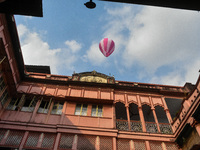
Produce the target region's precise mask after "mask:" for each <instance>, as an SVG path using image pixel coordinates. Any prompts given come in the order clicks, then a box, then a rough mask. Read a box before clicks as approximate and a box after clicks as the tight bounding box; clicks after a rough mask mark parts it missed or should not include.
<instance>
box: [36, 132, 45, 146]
mask: <svg viewBox="0 0 200 150" xmlns="http://www.w3.org/2000/svg"><path fill="white" fill-rule="evenodd" d="M43 139H44V133H41V134H40V137H39V140H38V143H37V147H41V146H42V141H43Z"/></svg>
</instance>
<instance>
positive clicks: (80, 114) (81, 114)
mask: <svg viewBox="0 0 200 150" xmlns="http://www.w3.org/2000/svg"><path fill="white" fill-rule="evenodd" d="M78 105H81V109H80V112H79V114H76V112H77V106H78ZM83 105H86V111H84V112H83ZM83 113H84V114H85V113H86V115H84V114H83ZM74 115H76V116H87V115H88V104H76V108H75V112H74Z"/></svg>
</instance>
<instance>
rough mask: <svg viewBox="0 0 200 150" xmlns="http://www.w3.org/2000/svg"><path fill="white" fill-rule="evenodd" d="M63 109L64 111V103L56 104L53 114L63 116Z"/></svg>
mask: <svg viewBox="0 0 200 150" xmlns="http://www.w3.org/2000/svg"><path fill="white" fill-rule="evenodd" d="M62 109H63V102H62V103H59V102H57V103H55V102H54V105H53V108H52V111H51V114H62Z"/></svg>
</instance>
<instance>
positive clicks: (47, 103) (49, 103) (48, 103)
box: [37, 98, 52, 114]
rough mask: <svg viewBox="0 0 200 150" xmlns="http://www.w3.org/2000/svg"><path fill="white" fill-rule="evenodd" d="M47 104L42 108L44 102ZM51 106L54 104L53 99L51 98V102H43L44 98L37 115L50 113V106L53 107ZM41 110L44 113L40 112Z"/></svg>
mask: <svg viewBox="0 0 200 150" xmlns="http://www.w3.org/2000/svg"><path fill="white" fill-rule="evenodd" d="M43 101H44V102H45V105H44V107H43V108H41V107H40V106H41V104H42V102H43ZM51 104H52V98H50V100H49V101H48V100H46V99H45V100H43V98H42V99H41V102H40V106H39V108H38V110H37V113H42V114H48V112H49V110H50V106H51ZM46 106H47V107H46ZM40 109H42V111H40ZM45 110H47V111H46V112H45Z"/></svg>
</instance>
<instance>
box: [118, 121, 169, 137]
mask: <svg viewBox="0 0 200 150" xmlns="http://www.w3.org/2000/svg"><path fill="white" fill-rule="evenodd" d="M145 125H146V132H149V133H159V132H158V127H157V124H156V123H155V122H145ZM159 127H160V133H162V134H173V131H172V128H171V126H170V124H168V123H160V124H159ZM116 128H117V129H118V130H123V131H129V125H128V121H127V120H119V119H117V120H116ZM130 130H131V131H134V132H143V130H142V123H141V122H140V121H133V120H131V121H130Z"/></svg>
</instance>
